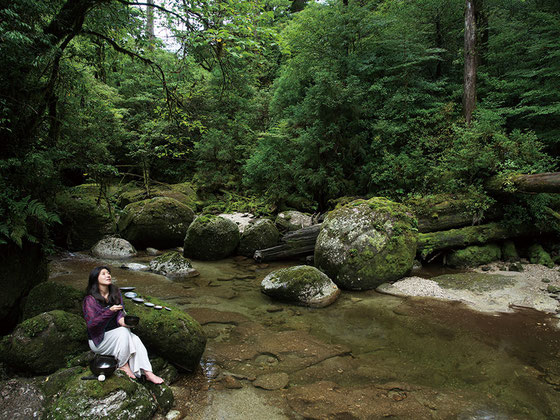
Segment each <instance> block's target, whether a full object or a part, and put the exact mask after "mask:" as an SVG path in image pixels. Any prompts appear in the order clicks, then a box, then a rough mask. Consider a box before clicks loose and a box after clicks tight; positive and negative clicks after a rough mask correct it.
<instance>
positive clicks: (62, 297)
mask: <svg viewBox="0 0 560 420" xmlns="http://www.w3.org/2000/svg"><path fill="white" fill-rule="evenodd" d="M84 296H85V292H82V291H79V290H76V289H74V288H73V287H69V286H65V285H63V284H57V283H54V282H51V281H47V282H45V283H41V284H39V285H37V286H35V287H34V288H33V289H31V292H29V296H28V297H27V299H26V300H25V306H24V308H23V319H24V320H25V319H29V318H32V317H34V316H36V315H39V314H41V313H43V312H49V311H52V310H55V309H60V310H62V311H66V312H70V313H73V314H75V315H78V316H82V300H83V299H84Z"/></svg>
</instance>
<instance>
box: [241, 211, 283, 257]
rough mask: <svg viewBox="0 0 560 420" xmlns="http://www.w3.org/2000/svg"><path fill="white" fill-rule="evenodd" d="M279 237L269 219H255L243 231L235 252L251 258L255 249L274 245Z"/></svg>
mask: <svg viewBox="0 0 560 420" xmlns="http://www.w3.org/2000/svg"><path fill="white" fill-rule="evenodd" d="M279 237H280V232H278V229H277V228H276V226H275V225H274V223H273V222H272V221H271V220H268V219H260V220H257V221H256V222H255V223H251V224H250V225H248V226H247V227H246V228H245V230H244V231H243V234H242V235H241V239H240V240H239V249H238V250H237V253H238V254H239V255H244V256H245V257H249V258H252V257H253V254H254V253H255V251H256V250H257V249H265V248H270V247H273V246H274V245H276V244H277V243H278V239H279Z"/></svg>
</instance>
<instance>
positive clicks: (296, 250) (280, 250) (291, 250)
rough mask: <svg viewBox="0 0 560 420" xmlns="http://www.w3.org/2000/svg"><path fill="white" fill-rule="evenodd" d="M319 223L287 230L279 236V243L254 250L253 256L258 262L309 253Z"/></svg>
mask: <svg viewBox="0 0 560 420" xmlns="http://www.w3.org/2000/svg"><path fill="white" fill-rule="evenodd" d="M320 230H321V225H320V224H317V225H313V226H308V227H305V228H303V229H299V230H296V231H294V232H288V233H286V234H285V235H283V236H282V238H280V241H281V242H283V243H282V244H281V245H277V246H273V247H271V248H266V249H259V250H257V251H255V254H254V255H253V258H254V259H255V260H256V261H258V262H264V261H275V260H281V259H285V258H294V257H301V256H305V255H311V254H313V252H314V251H315V242H317V236H319V232H320Z"/></svg>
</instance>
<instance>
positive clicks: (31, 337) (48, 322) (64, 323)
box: [0, 310, 88, 374]
mask: <svg viewBox="0 0 560 420" xmlns="http://www.w3.org/2000/svg"><path fill="white" fill-rule="evenodd" d="M0 347H1V353H0V360H1V361H3V362H5V363H6V364H8V365H10V366H11V367H13V368H14V369H16V370H20V371H23V372H30V373H35V374H48V373H52V372H54V371H56V370H57V369H59V368H61V367H63V366H65V365H66V361H67V360H69V359H70V358H72V357H73V356H75V355H77V354H78V353H81V352H83V351H85V350H87V349H88V346H87V335H86V326H85V322H84V320H83V318H82V317H80V316H78V315H74V314H71V313H68V312H64V311H61V310H55V311H50V312H44V313H42V314H40V315H37V316H35V317H33V318H30V319H28V320H26V321H24V322H22V323H21V324H20V325H18V327H17V328H16V329H15V330H14V332H13V333H12V334H11V335H8V336H6V337H4V338H3V339H2V344H1V346H0Z"/></svg>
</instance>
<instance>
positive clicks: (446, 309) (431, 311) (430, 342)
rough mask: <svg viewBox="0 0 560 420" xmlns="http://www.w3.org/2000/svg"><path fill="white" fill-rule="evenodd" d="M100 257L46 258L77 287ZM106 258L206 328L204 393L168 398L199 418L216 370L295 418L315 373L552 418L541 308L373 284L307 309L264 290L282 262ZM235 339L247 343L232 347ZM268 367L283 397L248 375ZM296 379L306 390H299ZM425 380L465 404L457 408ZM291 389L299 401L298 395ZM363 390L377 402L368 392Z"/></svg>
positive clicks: (558, 380) (552, 384)
mask: <svg viewBox="0 0 560 420" xmlns="http://www.w3.org/2000/svg"><path fill="white" fill-rule="evenodd" d="M151 258H152V257H148V256H140V257H138V258H135V259H133V260H132V261H133V262H135V263H142V264H146V263H148V262H149V260H150V259H151ZM129 262H130V261H129ZM100 263H106V262H102V261H99V260H95V259H93V258H91V257H88V256H86V255H82V254H77V255H69V254H66V255H64V256H58V257H57V258H55V259H54V260H53V261H52V262H51V264H50V272H51V280H53V281H56V282H59V283H62V284H66V285H70V286H73V287H76V288H79V289H83V288H84V287H85V285H86V282H87V275H88V273H89V271H90V270H91V268H92V267H94V266H95V265H98V264H100ZM110 265H111V267H113V269H112V274H113V278H114V279H115V280H116V281H117V283H118V285H119V286H136V288H137V289H136V291H137V292H138V293H139V294H140V295H142V296H150V295H151V296H156V297H158V298H162V299H164V300H167V301H168V302H170V303H171V304H173V305H175V306H178V307H181V308H182V309H184V310H186V311H188V312H191V313H192V314H193V316H195V318H197V319H199V321H200V322H201V323H203V327H204V329H205V331H206V333H207V335H208V338H209V341H208V347H207V351H206V353H205V357H204V359H203V362H202V371H203V375H204V377H205V378H206V383H207V384H208V389H207V390H205V391H204V392H205V393H207V394H208V395H209V396H211V397H208V398H201V399H200V401H199V403H198V407H197V406H196V404H194V405H193V403H192V401H191V402H190V403H189V404H186V403H184V404H183V405H181V404H182V403H181V402H179V401H180V399H178V403H177V404H178V407H177V409H179V410H180V411H182V412H183V414H185V415H187V414H189V415H192V416H194V417H193V418H205V417H204V416H203V415H200V416H199V417H196V416H195V413H196V412H197V410H199V411H200V412H207V411H208V410H207V408H204V407H205V406H206V405H208V404H214V403H213V402H212V401H218V400H219V398H221V397H218V396H222V397H223V398H226V399H227V398H230V397H229V396H227V397H226V395H232V393H235V392H238V391H235V390H232V389H227V386H226V387H224V386H223V384H224V383H226V385H227V382H224V381H222V379H223V378H224V377H226V376H228V375H234V376H235V377H236V378H238V379H239V378H241V379H239V380H240V381H244V382H243V383H244V391H243V394H239V395H244V396H245V397H243V398H255V401H259V403H262V401H266V404H273V405H275V406H276V407H278V408H279V409H280V411H279V413H280V412H283V413H285V415H286V418H293V416H294V415H295V414H294V413H298V415H302V416H307V415H308V414H309V413H308V414H306V413H307V411H305V410H308V409H309V410H312V409H313V407H314V405H313V404H314V402H313V401H311V402H310V401H308V400H306V398H307V399H310V398H311V396H312V395H313V392H315V391H317V389H319V388H317V387H319V386H322V385H321V384H323V382H322V381H329V383H331V382H332V383H334V384H336V386H338V387H342V388H343V389H346V390H347V392H350V393H351V392H354V391H356V390H360V389H366V388H360V387H369V388H371V386H372V384H375V386H383V384H391V383H394V382H398V383H400V384H401V385H399V386H400V387H401V388H403V389H404V388H406V389H408V388H407V387H409V388H410V389H412V390H408V391H406V392H405V391H403V390H402V389H401V388H399V387H396V388H395V387H389V388H387V389H386V390H383V391H379V392H378V394H379V395H384V398H389V399H390V400H391V401H397V400H395V398H393V397H394V396H395V395H397V396H400V397H402V396H403V395H405V394H406V395H407V396H409V398H406V399H405V398H402V399H401V400H399V401H398V402H399V404H402V406H406V404H409V405H410V404H412V401H413V398H411V396H414V398H415V401H420V400H422V398H423V400H422V401H425V404H424V405H423V407H424V408H425V407H429V406H430V405H434V404H435V407H434V409H433V410H432V411H434V413H435V412H436V411H437V410H440V411H439V413H440V414H439V415H438V416H443V415H444V413H448V412H449V413H453V415H454V416H455V417H458V416H459V418H502V417H500V416H505V417H503V418H512V417H513V418H535V419H540V418H542V419H545V418H546V419H548V418H560V406H559V400H560V399H559V398H558V391H560V368H559V366H558V357H559V356H560V353H559V349H560V333H559V331H558V330H556V329H554V328H552V327H551V325H552V323H551V322H550V320H549V319H548V318H547V316H545V315H544V314H542V313H540V312H537V311H532V310H519V311H516V312H515V313H512V314H505V315H499V316H498V315H492V314H481V313H476V312H473V311H470V310H468V309H467V308H465V307H463V306H462V305H461V304H458V303H449V302H442V301H437V300H427V299H421V298H408V299H403V298H397V297H393V296H387V295H381V294H378V293H376V292H374V291H368V292H359V293H358V292H344V293H343V294H342V295H341V297H340V299H339V300H338V301H337V302H336V303H335V304H333V305H331V306H329V307H327V308H323V309H308V308H302V307H296V306H292V305H288V304H283V303H278V302H275V301H272V300H271V299H269V298H268V297H267V296H264V295H262V294H261V293H260V282H261V280H262V279H263V278H264V276H265V275H266V274H268V273H269V272H270V271H272V270H275V269H278V268H281V267H285V266H289V265H294V263H290V262H284V263H271V264H255V263H254V262H253V261H252V260H247V259H243V258H236V259H227V260H223V261H219V262H200V261H194V262H193V265H194V267H195V268H196V269H197V270H198V271H199V272H200V276H199V277H195V278H189V279H185V280H174V281H172V280H169V279H167V278H166V277H164V276H161V275H157V274H153V273H150V272H141V271H130V270H125V269H121V268H119V265H120V264H119V262H116V263H110ZM430 270H431V271H430V272H429V273H427V274H426V273H424V274H426V275H427V276H430V275H436V274H441V272H437V270H436V269H435V268H430ZM278 337H281V338H280V339H279V338H278ZM287 348H289V349H291V350H290V351H286V349H287ZM233 349H239V352H242V351H245V352H247V353H244V354H248V355H247V356H246V357H245V356H244V355H243V354H242V353H239V354H233V351H234V350H233ZM345 349H347V350H345ZM249 353H250V355H249ZM274 372H285V373H287V374H288V375H289V378H290V381H289V386H288V388H287V391H286V392H287V397H286V398H284V396H285V394H279V392H280V391H274V390H273V391H263V390H260V389H254V388H253V387H252V385H251V381H253V380H254V379H255V378H256V377H258V376H259V375H262V374H268V373H274ZM189 381H190V382H189ZM193 383H196V381H193V380H192V378H191V379H184V380H182V382H181V381H180V384H183V385H184V386H187V384H190V385H188V386H193V385H192V384H193ZM317 384H319V385H317ZM307 387H309V388H307ZM314 387H315V388H314ZM414 387H416V388H414ZM179 388H180V386H179ZM248 389H250V390H251V391H250V392H249V391H248ZM394 389H399V390H400V391H394ZM300 390H304V391H305V392H304V393H303V394H301V395H300V394H298V392H299V391H300ZM176 391H177V392H179V393H181V392H186V391H185V390H181V389H176ZM284 391H285V390H284ZM189 392H192V391H189ZM325 392H326V391H325ZM333 392H334V391H333ZM362 392H365V391H362ZM403 392H404V394H403ZM430 392H432V393H435V394H433V395H436V394H437V393H441V395H445V396H446V398H447V399H448V400H450V401H451V402H453V404H455V406H456V407H463V406H464V407H466V408H465V410H463V411H462V412H461V413H459V414H460V415H459V414H458V412H453V408H452V407H451V408H449V407H447V406H446V404H447V403H444V402H442V401H440V400H438V399H437V397H435V396H434V397H431V396H430V395H432V394H430ZM376 395H377V394H376ZM400 397H399V398H400ZM263 398H264V400H263ZM430 398H432V399H430ZM440 399H442V398H440ZM300 400H301V401H303V402H302V403H301V404H302V406H304V405H305V407H307V408H305V410H304V409H302V408H300V405H298V404H299V403H298V401H300ZM335 400H336V398H335V396H333V401H335ZM294 401H296V402H294ZM371 401H372V403H371V404H374V403H375V404H378V405H379V406H380V407H381V406H382V405H380V402H379V401H378V400H375V396H372V397H371ZM438 401H439V402H438ZM304 403H305V404H304ZM216 404H217V403H216ZM333 404H335V403H333ZM340 404H342V403H340ZM451 405H452V404H451ZM410 407H413V406H412V405H410ZM324 409H325V408H324V407H323V408H321V406H320V404H318V403H317V408H316V411H312V412H311V413H312V415H311V417H313V416H317V418H321V416H322V415H323V414H321V413H324V411H321V410H324ZM447 409H448V410H450V411H445V410H447ZM332 410H334V411H332V412H337V411H336V410H342V411H344V410H346V411H347V412H350V413H357V414H356V415H357V416H358V417H361V416H362V415H363V416H365V417H367V416H374V414H371V413H375V412H374V411H368V410H373V408H372V407H371V406H368V405H367V404H365V405H361V406H360V408H356V407H353V408H352V409H350V408H344V410H343V409H342V408H339V407H335V408H332ZM348 410H350V411H348ZM352 410H358V411H352ZM430 410H431V409H430ZM430 410H428V412H430ZM456 410H457V409H456ZM313 413H314V414H313ZM395 413H396V414H395ZM398 413H399V412H398V411H395V412H394V413H393V414H395V415H397V416H398ZM230 414H231V413H230ZM389 414H391V413H389ZM278 415H279V416H280V417H278V418H281V417H282V415H283V414H282V415H281V414H278ZM325 415H326V414H325ZM352 415H354V414H352ZM492 416H493V417H492ZM420 417H422V416H421V415H419V418H420ZM444 417H445V416H444ZM228 418H237V417H235V416H234V415H232V416H230V417H228ZM239 418H243V417H239Z"/></svg>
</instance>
